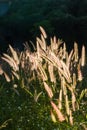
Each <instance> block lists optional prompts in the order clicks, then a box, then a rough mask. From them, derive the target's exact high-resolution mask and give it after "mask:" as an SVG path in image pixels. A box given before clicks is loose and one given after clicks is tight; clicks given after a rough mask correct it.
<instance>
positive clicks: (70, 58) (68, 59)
mask: <svg viewBox="0 0 87 130" xmlns="http://www.w3.org/2000/svg"><path fill="white" fill-rule="evenodd" d="M72 57H73V50H71V52H70V54H69V55H68V53H67V57H66V66H67V67H68V69H70V65H71V62H72Z"/></svg>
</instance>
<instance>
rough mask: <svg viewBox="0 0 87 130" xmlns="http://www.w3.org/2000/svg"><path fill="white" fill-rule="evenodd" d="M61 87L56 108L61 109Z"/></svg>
mask: <svg viewBox="0 0 87 130" xmlns="http://www.w3.org/2000/svg"><path fill="white" fill-rule="evenodd" d="M62 93H63V92H62V89H60V92H59V99H58V108H59V109H60V110H61V109H62V100H63V97H62V96H63V95H62Z"/></svg>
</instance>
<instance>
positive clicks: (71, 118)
mask: <svg viewBox="0 0 87 130" xmlns="http://www.w3.org/2000/svg"><path fill="white" fill-rule="evenodd" d="M69 120H70V124H71V125H73V116H72V111H71V110H70V116H69Z"/></svg>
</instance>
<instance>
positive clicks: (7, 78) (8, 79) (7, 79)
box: [4, 72, 11, 82]
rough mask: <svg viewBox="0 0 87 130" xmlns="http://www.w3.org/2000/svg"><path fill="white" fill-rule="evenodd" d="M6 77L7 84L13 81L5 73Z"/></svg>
mask: <svg viewBox="0 0 87 130" xmlns="http://www.w3.org/2000/svg"><path fill="white" fill-rule="evenodd" d="M4 76H5V79H6V81H7V82H10V81H11V79H10V77H9V76H8V75H7V74H6V73H5V72H4Z"/></svg>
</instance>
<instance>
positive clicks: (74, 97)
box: [71, 92, 76, 111]
mask: <svg viewBox="0 0 87 130" xmlns="http://www.w3.org/2000/svg"><path fill="white" fill-rule="evenodd" d="M71 94H72V109H73V111H75V110H76V96H75V94H74V92H72V93H71Z"/></svg>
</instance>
